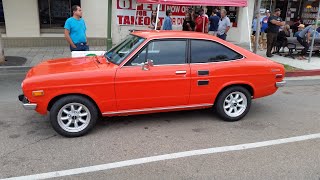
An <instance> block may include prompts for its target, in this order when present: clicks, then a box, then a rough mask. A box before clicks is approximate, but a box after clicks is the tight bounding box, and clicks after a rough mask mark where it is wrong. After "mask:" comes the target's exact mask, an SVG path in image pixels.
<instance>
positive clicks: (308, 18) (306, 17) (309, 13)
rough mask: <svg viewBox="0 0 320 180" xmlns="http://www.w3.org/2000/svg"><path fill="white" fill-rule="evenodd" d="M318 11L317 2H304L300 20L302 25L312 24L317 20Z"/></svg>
mask: <svg viewBox="0 0 320 180" xmlns="http://www.w3.org/2000/svg"><path fill="white" fill-rule="evenodd" d="M318 11H319V1H318V2H317V1H306V2H305V3H304V6H303V13H302V20H303V24H305V25H310V24H313V23H314V22H315V21H316V19H317V13H318Z"/></svg>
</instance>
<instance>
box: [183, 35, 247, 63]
mask: <svg viewBox="0 0 320 180" xmlns="http://www.w3.org/2000/svg"><path fill="white" fill-rule="evenodd" d="M194 40H196V41H207V42H211V43H217V44H219V45H221V46H223V47H225V48H227V49H229V50H231V51H233V52H235V53H237V54H239V55H241V56H242V57H241V58H237V59H232V60H224V61H217V62H203V63H201V62H195V63H193V62H192V53H191V50H192V49H191V48H192V41H194ZM245 58H246V57H245V56H244V55H243V54H242V53H240V52H238V51H235V50H233V49H232V48H230V47H228V46H226V45H224V44H222V43H220V42H218V41H215V40H209V39H189V61H188V63H189V64H206V63H225V62H232V61H240V60H243V59H245Z"/></svg>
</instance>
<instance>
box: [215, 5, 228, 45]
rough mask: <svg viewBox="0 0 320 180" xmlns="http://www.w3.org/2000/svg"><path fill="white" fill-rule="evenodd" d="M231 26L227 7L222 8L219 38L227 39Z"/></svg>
mask: <svg viewBox="0 0 320 180" xmlns="http://www.w3.org/2000/svg"><path fill="white" fill-rule="evenodd" d="M230 27H231V23H230V19H229V18H228V17H227V11H226V10H225V9H221V19H220V21H219V27H218V38H220V39H223V40H226V39H227V33H228V31H229V29H230Z"/></svg>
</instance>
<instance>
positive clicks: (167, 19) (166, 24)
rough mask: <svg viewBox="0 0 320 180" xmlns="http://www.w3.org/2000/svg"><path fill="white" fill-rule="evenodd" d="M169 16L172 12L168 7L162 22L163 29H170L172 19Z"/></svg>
mask: <svg viewBox="0 0 320 180" xmlns="http://www.w3.org/2000/svg"><path fill="white" fill-rule="evenodd" d="M171 16H172V12H171V10H170V9H168V10H167V11H166V17H165V19H164V22H163V27H162V29H163V30H172V19H171Z"/></svg>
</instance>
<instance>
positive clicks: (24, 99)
mask: <svg viewBox="0 0 320 180" xmlns="http://www.w3.org/2000/svg"><path fill="white" fill-rule="evenodd" d="M19 101H21V102H22V106H23V108H24V109H26V110H36V108H37V104H35V103H30V102H29V100H28V99H27V97H25V96H24V95H23V94H21V95H19Z"/></svg>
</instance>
